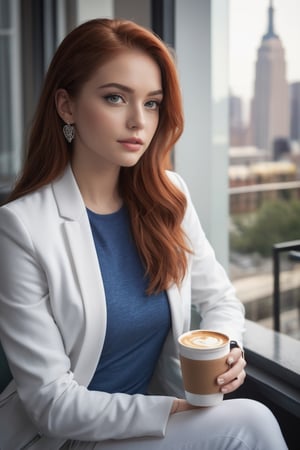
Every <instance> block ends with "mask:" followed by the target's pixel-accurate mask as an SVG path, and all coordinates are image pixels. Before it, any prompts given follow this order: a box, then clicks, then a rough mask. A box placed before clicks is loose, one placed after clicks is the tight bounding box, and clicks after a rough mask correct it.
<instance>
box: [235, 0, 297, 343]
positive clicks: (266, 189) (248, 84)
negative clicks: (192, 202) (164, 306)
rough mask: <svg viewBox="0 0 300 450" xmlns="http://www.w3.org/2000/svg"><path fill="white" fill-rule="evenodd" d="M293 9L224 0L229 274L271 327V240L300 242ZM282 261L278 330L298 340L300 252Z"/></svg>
mask: <svg viewBox="0 0 300 450" xmlns="http://www.w3.org/2000/svg"><path fill="white" fill-rule="evenodd" d="M299 13H300V4H299V2H298V1H297V0H274V1H271V0H270V1H267V0H266V1H265V2H262V1H261V0H244V1H243V2H241V1H240V0H231V3H230V18H229V23H230V46H229V48H230V55H229V60H230V70H229V73H230V88H231V95H230V153H229V185H230V214H231V238H230V275H231V278H232V280H233V282H234V284H235V286H236V288H237V292H238V295H239V297H240V298H241V300H242V301H243V302H244V304H245V307H246V315H247V317H248V318H249V319H250V320H253V321H256V322H259V323H261V324H263V325H265V326H267V327H270V328H272V327H273V317H272V315H273V291H274V287H273V267H274V266H273V264H274V263H273V257H272V249H273V246H274V245H275V244H278V243H280V242H286V241H294V240H300V206H299V199H300V115H299V111H300V95H299V92H300V64H299V58H298V52H299V46H298V42H299V41H300V30H299V26H298V21H297V19H296V18H297V17H299ZM238 174H244V179H243V182H241V181H240V180H241V178H240V179H239V184H238V185H237V177H238ZM299 242H300V241H299ZM280 259H281V270H280V290H281V292H280V297H281V328H280V329H281V331H282V332H283V333H286V334H289V335H290V336H292V337H295V338H296V339H300V253H299V258H297V257H295V253H293V254H292V253H291V252H289V251H286V252H285V253H282V255H280Z"/></svg>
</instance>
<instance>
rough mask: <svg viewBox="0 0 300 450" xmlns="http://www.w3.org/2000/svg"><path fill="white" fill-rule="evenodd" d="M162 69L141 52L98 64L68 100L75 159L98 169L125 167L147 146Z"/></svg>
mask: <svg viewBox="0 0 300 450" xmlns="http://www.w3.org/2000/svg"><path fill="white" fill-rule="evenodd" d="M162 98H163V92H162V81H161V72H160V68H159V66H158V65H157V63H156V62H155V61H154V60H153V59H152V58H151V57H149V56H148V55H147V54H146V53H144V52H142V51H140V50H125V51H124V52H122V53H121V54H119V55H118V56H116V57H114V58H113V59H112V60H111V61H109V62H107V63H106V64H104V65H102V66H101V67H100V68H99V69H98V70H97V71H96V72H95V73H94V75H93V76H92V78H91V79H90V80H89V81H87V82H86V83H85V84H84V85H83V87H82V89H81V91H80V94H79V96H78V97H77V98H76V100H75V101H74V102H71V107H72V116H73V123H74V124H75V128H76V136H75V140H74V148H73V149H74V155H73V157H74V158H77V160H78V158H79V161H82V163H84V162H85V163H88V162H90V163H92V164H93V165H97V166H98V165H99V167H102V168H105V167H107V166H108V167H111V166H117V167H121V166H123V167H130V166H133V165H135V164H136V163H137V162H138V160H139V159H140V158H141V156H142V155H143V154H144V152H145V151H146V150H147V148H148V146H149V144H150V142H151V140H152V138H153V136H154V133H155V131H156V129H157V126H158V121H159V108H160V103H161V102H162Z"/></svg>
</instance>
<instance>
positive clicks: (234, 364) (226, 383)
mask: <svg viewBox="0 0 300 450" xmlns="http://www.w3.org/2000/svg"><path fill="white" fill-rule="evenodd" d="M227 363H228V365H229V366H230V369H229V370H227V372H225V373H224V374H222V375H220V376H219V377H218V379H217V382H218V384H219V386H220V388H221V389H220V390H221V392H223V393H224V394H225V393H229V392H233V391H235V390H236V389H237V388H238V387H239V386H241V385H242V384H243V383H244V381H245V378H246V372H245V370H244V369H245V367H246V361H245V360H244V358H243V357H242V352H241V350H240V349H238V348H234V349H233V350H231V352H230V353H229V356H228V360H227Z"/></svg>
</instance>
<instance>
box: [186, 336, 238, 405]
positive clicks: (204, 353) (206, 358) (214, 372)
mask: <svg viewBox="0 0 300 450" xmlns="http://www.w3.org/2000/svg"><path fill="white" fill-rule="evenodd" d="M178 343H179V355H180V362H181V370H182V377H183V384H184V389H185V396H186V400H187V401H188V402H189V403H190V404H191V405H195V406H215V405H217V404H218V403H220V402H221V401H222V400H223V394H222V392H220V386H219V385H218V384H217V378H218V376H220V375H221V374H223V373H224V372H226V371H227V370H228V364H227V357H228V353H229V351H230V344H229V343H230V340H229V337H228V336H226V335H225V334H223V333H218V332H216V331H210V330H192V331H188V332H187V333H184V334H182V335H181V336H180V337H179V338H178Z"/></svg>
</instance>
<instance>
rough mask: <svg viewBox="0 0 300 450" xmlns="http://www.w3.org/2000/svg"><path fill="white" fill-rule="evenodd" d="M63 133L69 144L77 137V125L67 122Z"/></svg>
mask: <svg viewBox="0 0 300 450" xmlns="http://www.w3.org/2000/svg"><path fill="white" fill-rule="evenodd" d="M63 133H64V136H65V138H66V139H67V141H68V142H69V144H70V143H71V142H72V141H73V139H74V137H75V127H74V125H71V124H70V123H66V124H65V125H64V126H63Z"/></svg>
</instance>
